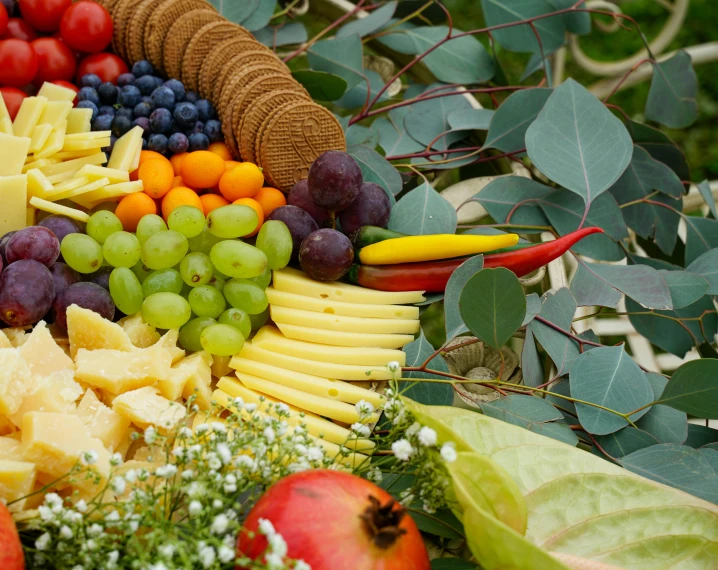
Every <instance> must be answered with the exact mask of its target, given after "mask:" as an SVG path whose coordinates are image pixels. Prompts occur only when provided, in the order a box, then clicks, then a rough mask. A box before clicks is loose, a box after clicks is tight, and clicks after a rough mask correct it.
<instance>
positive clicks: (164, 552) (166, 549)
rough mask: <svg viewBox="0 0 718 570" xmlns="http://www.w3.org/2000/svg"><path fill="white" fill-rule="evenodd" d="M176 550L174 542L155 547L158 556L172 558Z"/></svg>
mask: <svg viewBox="0 0 718 570" xmlns="http://www.w3.org/2000/svg"><path fill="white" fill-rule="evenodd" d="M176 550H177V547H176V546H175V545H174V544H162V545H160V546H159V547H158V548H157V552H159V553H160V556H164V557H165V558H169V559H172V557H173V556H174V555H175V552H176Z"/></svg>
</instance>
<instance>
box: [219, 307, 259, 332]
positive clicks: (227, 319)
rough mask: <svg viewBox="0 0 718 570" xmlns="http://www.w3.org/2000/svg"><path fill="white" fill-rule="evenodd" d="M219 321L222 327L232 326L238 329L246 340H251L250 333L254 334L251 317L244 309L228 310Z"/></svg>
mask: <svg viewBox="0 0 718 570" xmlns="http://www.w3.org/2000/svg"><path fill="white" fill-rule="evenodd" d="M218 320H219V323H220V324H222V325H231V326H233V327H235V328H236V329H238V330H239V332H241V333H242V336H243V337H244V338H249V333H251V332H252V321H251V320H250V316H249V315H248V314H247V313H245V312H244V311H243V310H242V309H235V308H231V309H227V310H226V311H225V312H224V313H222V314H221V315H220V316H219V319H218Z"/></svg>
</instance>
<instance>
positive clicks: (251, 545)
mask: <svg viewBox="0 0 718 570" xmlns="http://www.w3.org/2000/svg"><path fill="white" fill-rule="evenodd" d="M259 519H266V520H268V521H270V522H271V523H272V524H273V525H274V528H275V530H276V532H277V533H279V534H280V535H282V537H283V538H284V540H285V541H286V543H287V547H288V551H287V556H288V557H289V558H292V559H295V560H303V561H304V562H306V563H307V564H309V565H310V566H311V567H312V570H338V569H347V570H348V569H351V570H429V567H430V564H429V556H428V554H427V552H426V547H425V546H424V542H423V541H422V538H421V534H420V533H419V529H417V527H416V524H415V523H414V521H413V520H412V519H411V517H410V516H408V515H407V512H406V509H404V508H403V507H402V506H401V505H399V504H398V503H397V502H396V501H395V500H394V499H393V498H392V497H391V495H389V494H388V493H387V492H386V491H384V490H383V489H380V488H379V487H377V486H376V485H374V484H373V483H370V482H369V481H366V480H364V479H362V478H361V477H357V476H355V475H350V474H348V473H343V472H340V471H330V470H326V469H319V470H316V471H305V472H302V473H296V474H294V475H290V476H289V477H286V478H284V479H282V480H281V481H279V482H278V483H276V484H275V485H274V486H272V487H271V488H270V489H269V490H268V491H267V492H266V493H265V494H264V495H263V496H262V498H261V499H259V501H258V502H257V504H256V505H255V506H254V508H253V509H252V511H251V512H250V513H249V516H248V517H247V520H246V521H245V525H244V526H245V531H243V532H242V533H241V534H240V536H239V540H238V542H237V549H238V551H239V553H240V554H241V555H242V556H248V557H249V558H251V559H252V560H256V559H259V558H261V557H262V554H263V553H264V552H265V549H266V548H267V538H266V537H265V536H264V535H262V534H260V533H259V532H258V527H259ZM248 531H251V532H253V533H254V538H250V536H249V532H248Z"/></svg>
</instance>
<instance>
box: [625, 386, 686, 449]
mask: <svg viewBox="0 0 718 570" xmlns="http://www.w3.org/2000/svg"><path fill="white" fill-rule="evenodd" d="M646 378H648V382H649V383H650V384H651V388H652V389H653V399H654V400H660V399H661V394H662V393H663V390H664V389H665V388H666V384H667V383H668V380H666V379H665V378H664V377H663V376H661V375H660V374H646ZM636 425H637V426H638V427H639V428H640V429H642V430H644V431H646V432H647V433H649V434H651V435H652V436H653V437H655V438H656V440H657V442H656V443H683V442H684V441H685V440H686V438H687V437H688V417H687V416H686V414H685V413H684V412H681V411H680V410H675V409H673V408H670V407H669V406H664V405H663V404H656V405H653V406H651V409H650V410H649V412H648V413H647V414H646V415H645V416H643V417H642V418H641V419H640V420H638V422H637V423H636Z"/></svg>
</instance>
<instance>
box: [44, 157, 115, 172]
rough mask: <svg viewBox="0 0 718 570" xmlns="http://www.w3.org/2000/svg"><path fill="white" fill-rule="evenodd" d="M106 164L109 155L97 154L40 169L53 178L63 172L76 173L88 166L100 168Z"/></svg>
mask: <svg viewBox="0 0 718 570" xmlns="http://www.w3.org/2000/svg"><path fill="white" fill-rule="evenodd" d="M105 162H107V155H106V154H105V153H104V152H97V153H95V154H90V155H88V156H83V157H80V158H75V159H73V160H68V161H65V162H60V163H59V164H50V165H49V166H45V167H44V168H40V170H42V171H43V172H44V173H45V175H46V176H52V175H54V174H61V173H63V172H72V173H75V172H77V171H78V170H80V168H82V167H83V166H85V165H86V164H95V165H98V166H99V165H101V164H104V163H105Z"/></svg>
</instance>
